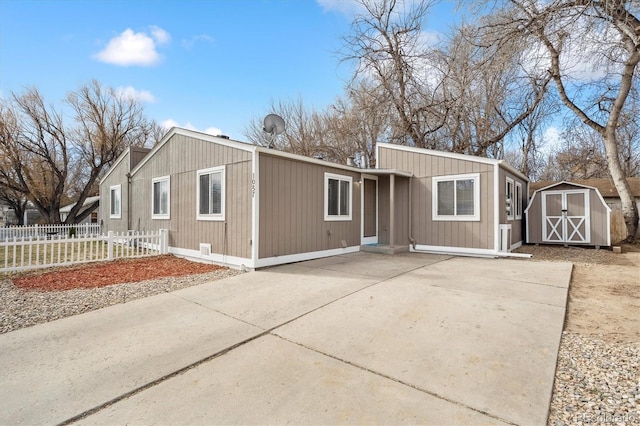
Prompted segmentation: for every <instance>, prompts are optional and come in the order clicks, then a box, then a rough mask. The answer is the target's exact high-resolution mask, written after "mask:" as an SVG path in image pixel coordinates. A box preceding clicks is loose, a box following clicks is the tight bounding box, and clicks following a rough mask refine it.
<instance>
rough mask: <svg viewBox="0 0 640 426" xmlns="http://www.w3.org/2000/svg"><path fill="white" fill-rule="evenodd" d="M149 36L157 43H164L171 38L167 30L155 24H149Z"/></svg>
mask: <svg viewBox="0 0 640 426" xmlns="http://www.w3.org/2000/svg"><path fill="white" fill-rule="evenodd" d="M151 37H153V38H154V39H155V40H156V41H157V42H158V43H159V44H166V43H168V42H169V40H171V36H170V35H169V33H168V32H166V31H165V30H163V29H162V28H160V27H157V26H155V25H152V26H151Z"/></svg>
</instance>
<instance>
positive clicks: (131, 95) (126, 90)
mask: <svg viewBox="0 0 640 426" xmlns="http://www.w3.org/2000/svg"><path fill="white" fill-rule="evenodd" d="M116 93H117V94H118V96H120V97H122V98H125V99H133V100H136V101H140V102H147V103H153V102H155V101H156V98H155V96H153V94H152V93H151V92H149V91H148V90H138V89H136V88H135V87H132V86H126V87H122V86H121V87H118V88H117V89H116Z"/></svg>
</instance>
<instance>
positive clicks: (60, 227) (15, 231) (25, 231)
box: [0, 223, 101, 241]
mask: <svg viewBox="0 0 640 426" xmlns="http://www.w3.org/2000/svg"><path fill="white" fill-rule="evenodd" d="M72 228H73V229H75V235H76V236H89V235H91V236H97V235H100V234H101V232H100V224H99V223H78V224H72V225H65V224H55V225H30V226H11V227H8V228H0V241H2V240H6V239H7V238H34V237H52V236H60V237H65V236H69V233H70V231H71V229H72Z"/></svg>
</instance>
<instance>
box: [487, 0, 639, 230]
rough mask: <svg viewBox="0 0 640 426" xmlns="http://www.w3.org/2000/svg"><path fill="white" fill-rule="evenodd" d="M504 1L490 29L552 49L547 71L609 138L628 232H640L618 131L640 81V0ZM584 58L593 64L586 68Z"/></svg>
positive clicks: (567, 100)
mask: <svg viewBox="0 0 640 426" xmlns="http://www.w3.org/2000/svg"><path fill="white" fill-rule="evenodd" d="M502 5H503V8H502V9H501V10H499V11H496V12H494V13H493V15H494V16H495V17H496V18H497V19H496V20H494V21H493V22H492V23H491V25H488V26H486V27H485V28H484V29H485V30H486V32H487V34H490V35H491V36H493V37H494V39H495V40H496V43H497V44H501V43H505V42H506V41H507V40H513V39H514V38H515V39H518V40H520V43H522V45H523V46H529V49H530V50H531V51H534V50H535V48H536V47H537V48H538V49H539V50H540V51H544V52H546V58H547V63H546V69H547V70H548V73H549V75H550V76H551V78H552V79H553V82H554V84H555V87H556V89H557V92H558V96H559V97H560V99H561V101H562V103H563V105H564V106H565V107H566V109H567V110H568V111H570V113H571V114H572V115H574V116H575V117H577V118H578V119H579V120H580V121H581V122H582V123H583V124H584V125H586V126H588V127H589V128H591V129H593V130H594V131H595V132H596V133H597V134H598V135H599V136H600V138H601V140H602V144H603V146H604V151H605V154H606V160H607V169H608V172H609V174H610V175H611V178H612V180H613V183H614V184H615V186H616V189H617V190H618V193H619V195H620V199H621V202H622V213H623V215H624V218H625V223H626V225H627V234H628V237H629V238H638V235H637V232H638V209H637V206H636V204H635V202H634V200H633V197H632V194H631V189H630V188H629V185H628V183H627V181H626V179H625V178H624V174H625V173H624V171H623V168H622V165H621V162H620V141H619V137H618V131H619V128H620V124H621V120H622V119H623V116H624V111H625V105H626V103H627V100H628V99H629V94H630V93H631V92H632V90H633V89H634V87H637V80H638V75H637V71H638V63H639V62H640V20H639V19H638V16H639V4H638V2H637V1H623V0H577V1H574V0H551V1H548V2H539V1H536V0H509V1H506V2H503V3H502ZM581 64H582V65H584V64H591V66H590V67H589V69H582V70H580V69H579V66H580V65H581ZM538 65H540V63H538ZM578 71H582V75H580V74H579V73H578Z"/></svg>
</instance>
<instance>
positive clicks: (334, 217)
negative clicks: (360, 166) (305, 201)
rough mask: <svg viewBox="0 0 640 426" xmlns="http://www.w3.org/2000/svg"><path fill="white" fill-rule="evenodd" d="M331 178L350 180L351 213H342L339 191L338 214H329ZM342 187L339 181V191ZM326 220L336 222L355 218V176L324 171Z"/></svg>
mask: <svg viewBox="0 0 640 426" xmlns="http://www.w3.org/2000/svg"><path fill="white" fill-rule="evenodd" d="M329 179H331V180H337V181H338V182H340V181H346V182H349V200H348V202H349V214H346V215H340V207H341V206H340V199H341V197H340V193H339V192H338V214H337V215H330V214H329ZM339 188H340V183H338V191H339ZM324 220H325V221H326V222H335V221H351V220H353V178H352V177H351V176H346V175H338V174H335V173H329V172H325V173H324Z"/></svg>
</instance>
